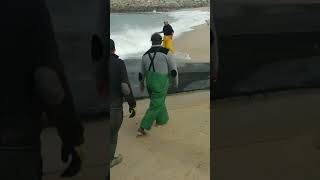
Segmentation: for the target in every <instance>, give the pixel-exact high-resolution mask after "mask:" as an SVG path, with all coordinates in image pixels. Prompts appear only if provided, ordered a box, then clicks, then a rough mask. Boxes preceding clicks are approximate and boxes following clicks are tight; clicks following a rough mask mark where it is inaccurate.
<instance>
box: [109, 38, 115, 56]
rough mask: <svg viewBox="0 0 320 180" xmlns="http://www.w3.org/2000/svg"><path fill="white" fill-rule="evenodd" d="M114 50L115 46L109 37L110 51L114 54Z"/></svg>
mask: <svg viewBox="0 0 320 180" xmlns="http://www.w3.org/2000/svg"><path fill="white" fill-rule="evenodd" d="M115 52H116V47H115V45H114V41H113V40H112V39H110V53H112V54H114V53H115Z"/></svg>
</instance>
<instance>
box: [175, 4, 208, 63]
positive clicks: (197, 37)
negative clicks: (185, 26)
mask: <svg viewBox="0 0 320 180" xmlns="http://www.w3.org/2000/svg"><path fill="white" fill-rule="evenodd" d="M202 9H203V10H206V9H205V8H202ZM173 28H174V27H173ZM193 29H194V30H193V31H189V32H186V33H184V34H182V35H181V36H179V37H177V38H176V39H174V41H173V43H174V44H173V45H174V48H175V49H176V51H177V52H183V53H187V54H189V55H190V57H191V62H210V26H209V25H208V24H202V25H200V26H196V27H193Z"/></svg>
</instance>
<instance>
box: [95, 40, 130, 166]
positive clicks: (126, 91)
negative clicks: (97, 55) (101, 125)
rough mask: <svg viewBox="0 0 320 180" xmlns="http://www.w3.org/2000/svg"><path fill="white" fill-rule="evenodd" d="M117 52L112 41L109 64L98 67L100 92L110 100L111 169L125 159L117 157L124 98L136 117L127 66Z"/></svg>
mask: <svg viewBox="0 0 320 180" xmlns="http://www.w3.org/2000/svg"><path fill="white" fill-rule="evenodd" d="M115 51H116V49H115V44H114V41H113V40H112V39H110V58H109V62H108V61H107V60H105V61H101V62H100V64H99V65H98V66H97V68H98V69H97V79H98V90H99V92H100V94H101V95H104V94H108V95H109V97H108V98H109V100H110V101H109V102H110V103H109V105H110V116H109V117H110V129H111V140H110V148H111V150H110V167H113V166H115V165H117V164H119V163H120V162H121V161H122V158H123V157H122V155H121V154H119V155H115V152H116V147H117V141H118V132H119V130H120V127H121V124H122V121H123V106H122V105H123V99H124V98H125V99H126V100H127V102H128V104H129V112H130V113H131V115H130V117H131V118H132V117H134V116H135V113H136V110H135V108H136V101H135V99H134V97H133V93H132V89H131V86H130V83H129V79H128V74H127V69H126V66H125V64H124V62H123V61H122V60H121V59H119V57H118V56H117V55H116V54H115ZM107 70H109V71H107ZM107 75H109V76H107ZM107 83H109V84H107Z"/></svg>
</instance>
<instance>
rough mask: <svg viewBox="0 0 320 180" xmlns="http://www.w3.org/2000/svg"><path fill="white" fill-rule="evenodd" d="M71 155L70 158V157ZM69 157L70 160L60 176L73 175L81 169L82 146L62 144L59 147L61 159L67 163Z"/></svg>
mask: <svg viewBox="0 0 320 180" xmlns="http://www.w3.org/2000/svg"><path fill="white" fill-rule="evenodd" d="M70 157H71V158H70ZM70 159H71V162H70V163H69V165H68V166H67V168H66V169H65V170H64V171H63V173H62V174H61V177H73V176H75V175H77V174H78V173H79V172H80V171H81V167H82V161H83V152H82V147H81V146H78V147H70V146H67V145H62V148H61V160H62V161H63V162H64V163H67V162H68V161H69V160H70Z"/></svg>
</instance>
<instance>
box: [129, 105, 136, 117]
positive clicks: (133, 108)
mask: <svg viewBox="0 0 320 180" xmlns="http://www.w3.org/2000/svg"><path fill="white" fill-rule="evenodd" d="M129 113H130V116H129V118H133V117H135V116H136V107H129Z"/></svg>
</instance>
